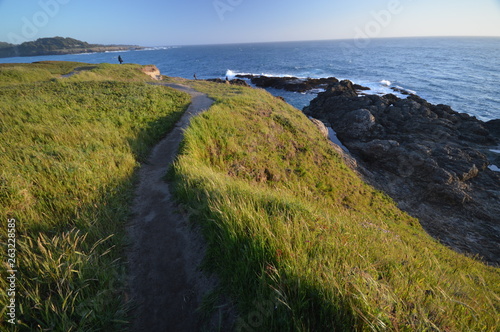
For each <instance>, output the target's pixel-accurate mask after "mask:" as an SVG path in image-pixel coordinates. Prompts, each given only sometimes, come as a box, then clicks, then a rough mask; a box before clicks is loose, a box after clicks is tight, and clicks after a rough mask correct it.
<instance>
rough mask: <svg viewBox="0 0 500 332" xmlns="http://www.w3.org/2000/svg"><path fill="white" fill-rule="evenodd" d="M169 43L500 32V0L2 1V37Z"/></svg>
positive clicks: (27, 39)
mask: <svg viewBox="0 0 500 332" xmlns="http://www.w3.org/2000/svg"><path fill="white" fill-rule="evenodd" d="M54 36H61V37H72V38H76V39H80V40H84V41H87V42H89V43H99V44H128V45H141V46H171V45H198V44H225V43H248V42H273V41H293V40H323V39H356V38H387V37H417V36H500V0H356V1H345V0H307V1H306V0H141V1H138V0H0V41H4V42H10V43H15V44H19V43H21V42H24V41H31V40H35V39H38V38H43V37H54Z"/></svg>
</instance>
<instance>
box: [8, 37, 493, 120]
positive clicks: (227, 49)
mask: <svg viewBox="0 0 500 332" xmlns="http://www.w3.org/2000/svg"><path fill="white" fill-rule="evenodd" d="M118 55H121V56H122V58H123V59H124V60H125V62H133V63H139V64H154V65H156V66H157V67H158V68H159V69H160V71H161V72H162V74H164V75H168V76H178V77H184V78H193V74H194V73H196V75H197V77H198V78H200V79H203V78H215V77H220V78H225V77H226V76H233V75H235V74H238V73H249V74H265V75H273V76H287V75H289V76H297V77H313V78H319V77H330V76H334V77H337V78H339V79H349V80H352V81H353V82H355V83H358V84H362V85H365V86H368V87H370V88H372V90H373V91H375V92H378V93H390V92H392V90H390V87H402V88H404V89H407V90H410V91H412V92H415V93H416V94H418V95H419V96H421V97H422V98H424V99H427V100H428V101H429V102H431V103H435V104H447V105H450V106H452V108H453V109H454V110H456V111H458V112H465V113H469V114H471V115H474V116H476V117H478V118H479V119H481V120H490V119H494V118H500V38H495V37H489V38H487V37H484V38H477V37H460V38H458V37H453V38H450V37H446V38H401V39H399V38H397V39H373V40H369V41H365V42H364V43H359V41H357V42H356V41H347V40H346V41H338V40H337V41H307V42H283V43H260V44H233V45H211V46H181V47H162V48H151V49H147V50H141V51H129V52H119V53H98V54H78V55H63V56H43V57H25V58H7V59H0V62H33V61H42V60H65V61H81V62H88V63H101V62H110V63H117V58H118ZM270 92H271V93H273V94H276V95H280V96H283V97H284V98H285V99H286V100H287V101H288V102H289V103H291V104H292V105H294V106H296V107H297V108H299V109H301V108H302V107H304V106H306V105H308V104H309V101H310V100H311V99H312V98H314V97H315V94H297V93H290V92H284V91H279V90H272V89H271V90H270Z"/></svg>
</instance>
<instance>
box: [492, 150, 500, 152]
mask: <svg viewBox="0 0 500 332" xmlns="http://www.w3.org/2000/svg"><path fill="white" fill-rule="evenodd" d="M490 151H491V152H494V153H500V150H490Z"/></svg>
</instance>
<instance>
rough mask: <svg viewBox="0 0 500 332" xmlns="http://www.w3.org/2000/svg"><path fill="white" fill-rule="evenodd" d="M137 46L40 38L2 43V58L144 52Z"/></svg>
mask: <svg viewBox="0 0 500 332" xmlns="http://www.w3.org/2000/svg"><path fill="white" fill-rule="evenodd" d="M142 49H144V47H141V46H137V45H100V44H89V43H87V42H84V41H81V40H77V39H73V38H64V37H53V38H40V39H37V40H36V41H32V42H25V43H22V44H20V45H14V44H9V43H4V42H0V58H11V57H27V56H40V55H66V54H79V53H99V52H113V51H115V52H119V51H129V50H142Z"/></svg>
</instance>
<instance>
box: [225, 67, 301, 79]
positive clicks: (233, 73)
mask: <svg viewBox="0 0 500 332" xmlns="http://www.w3.org/2000/svg"><path fill="white" fill-rule="evenodd" d="M237 75H241V76H247V75H248V76H250V75H251V76H267V77H296V76H293V75H288V74H271V73H260V74H257V73H245V72H237V71H233V70H231V69H228V70H227V71H226V75H225V77H227V78H229V79H233V78H235V77H236V76H237ZM297 78H302V79H306V78H307V77H297Z"/></svg>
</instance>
